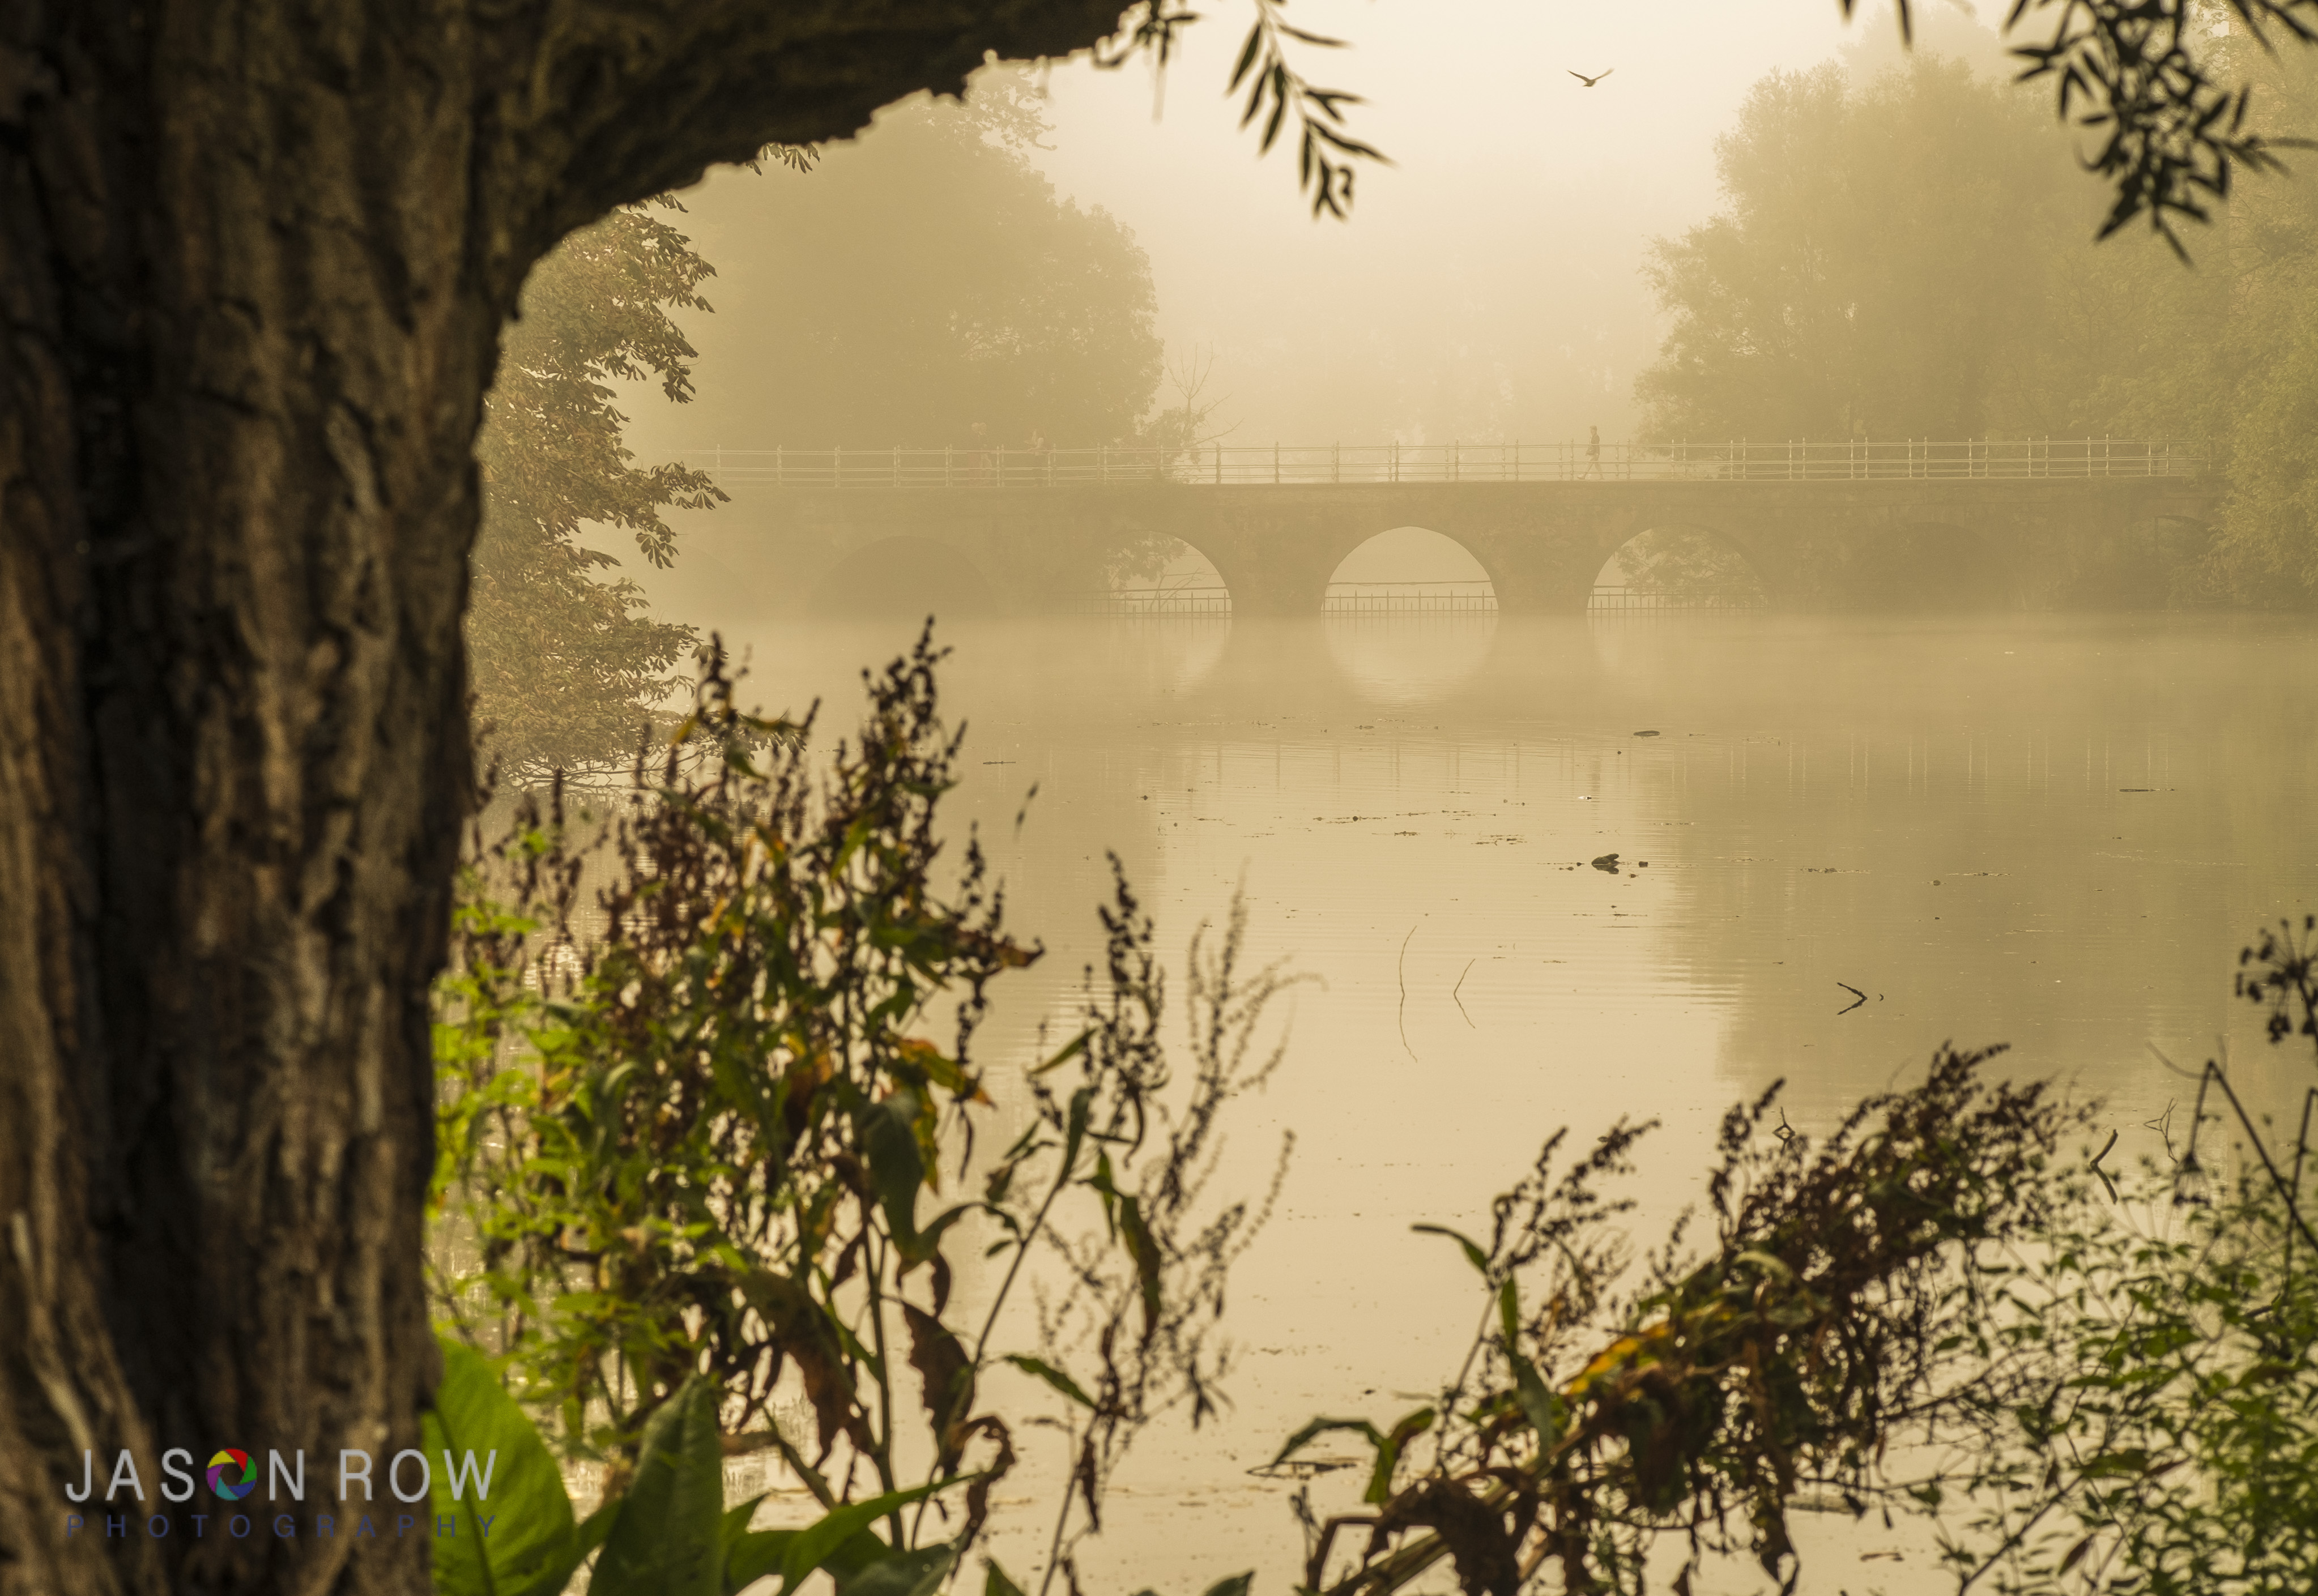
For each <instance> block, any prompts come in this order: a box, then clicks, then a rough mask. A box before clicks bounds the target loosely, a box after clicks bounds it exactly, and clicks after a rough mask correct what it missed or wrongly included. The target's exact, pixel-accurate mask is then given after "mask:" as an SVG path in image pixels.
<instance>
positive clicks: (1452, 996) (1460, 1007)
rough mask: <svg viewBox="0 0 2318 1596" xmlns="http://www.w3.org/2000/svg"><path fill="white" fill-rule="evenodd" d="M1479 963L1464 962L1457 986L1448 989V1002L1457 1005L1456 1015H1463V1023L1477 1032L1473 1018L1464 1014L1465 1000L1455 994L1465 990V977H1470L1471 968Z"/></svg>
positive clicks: (1470, 960) (1474, 960) (1477, 961)
mask: <svg viewBox="0 0 2318 1596" xmlns="http://www.w3.org/2000/svg"><path fill="white" fill-rule="evenodd" d="M1479 962H1480V961H1479V960H1478V959H1467V960H1466V961H1465V969H1464V973H1463V974H1460V975H1459V976H1458V977H1457V984H1456V985H1455V986H1452V987H1451V988H1450V989H1449V1000H1450V1001H1451V1003H1454V1004H1456V1005H1457V1012H1458V1013H1460V1014H1464V1015H1465V1023H1466V1024H1467V1025H1469V1026H1473V1029H1475V1030H1477V1031H1478V1030H1479V1029H1480V1028H1481V1027H1478V1026H1474V1025H1473V1017H1472V1016H1471V1015H1469V1014H1466V1013H1465V1000H1464V999H1462V998H1460V997H1459V996H1458V995H1457V994H1458V993H1459V992H1461V991H1464V990H1465V976H1467V975H1470V974H1471V973H1473V966H1474V965H1475V964H1478V963H1479Z"/></svg>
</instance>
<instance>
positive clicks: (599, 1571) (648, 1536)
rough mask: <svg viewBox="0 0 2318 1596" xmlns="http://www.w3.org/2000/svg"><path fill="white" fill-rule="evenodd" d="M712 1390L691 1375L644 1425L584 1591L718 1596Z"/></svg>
mask: <svg viewBox="0 0 2318 1596" xmlns="http://www.w3.org/2000/svg"><path fill="white" fill-rule="evenodd" d="M717 1394H718V1388H717V1386H716V1385H714V1384H713V1383H712V1382H710V1381H707V1380H704V1379H702V1378H701V1377H699V1376H693V1377H692V1378H691V1379H688V1380H687V1381H686V1382H685V1383H684V1385H682V1387H681V1388H679V1389H678V1392H677V1394H675V1395H674V1396H672V1397H670V1398H669V1399H668V1401H666V1402H664V1403H661V1404H660V1407H659V1409H658V1410H657V1411H656V1412H653V1414H652V1416H651V1421H649V1422H647V1423H646V1424H645V1425H644V1434H643V1446H642V1450H641V1451H639V1452H638V1454H637V1456H636V1476H635V1480H634V1482H633V1484H630V1485H629V1487H628V1493H627V1495H626V1496H625V1497H624V1498H623V1499H622V1501H621V1504H620V1512H619V1517H618V1518H617V1519H616V1520H614V1521H613V1524H612V1527H611V1532H610V1534H608V1535H607V1536H606V1538H605V1540H604V1555H603V1556H600V1557H598V1558H597V1560H596V1577H595V1579H594V1581H593V1582H592V1583H590V1584H589V1585H588V1596H723V1589H724V1587H723V1544H722V1538H721V1532H722V1530H723V1520H724V1448H723V1440H722V1438H721V1437H720V1436H719V1434H718V1432H717V1427H716V1399H717Z"/></svg>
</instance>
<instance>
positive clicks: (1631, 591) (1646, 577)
mask: <svg viewBox="0 0 2318 1596" xmlns="http://www.w3.org/2000/svg"><path fill="white" fill-rule="evenodd" d="M1772 588H1773V582H1772V580H1771V578H1770V574H1769V573H1768V572H1766V571H1765V569H1764V567H1763V562H1762V560H1761V558H1760V556H1759V554H1758V553H1757V551H1756V550H1755V549H1752V548H1750V547H1748V546H1747V542H1746V541H1745V540H1743V539H1742V538H1740V537H1739V536H1737V535H1734V534H1733V533H1730V531H1728V530H1726V529H1724V528H1722V527H1720V526H1716V525H1712V524H1710V523H1707V522H1703V521H1694V520H1687V519H1681V518H1667V519H1656V520H1653V521H1652V522H1651V523H1650V525H1648V526H1644V527H1642V528H1640V530H1638V531H1636V532H1635V533H1634V534H1633V535H1632V536H1631V537H1629V538H1627V539H1626V540H1625V542H1622V543H1620V544H1619V545H1618V546H1617V547H1616V548H1614V549H1613V550H1611V551H1610V552H1609V555H1608V557H1607V558H1605V559H1604V560H1603V561H1602V563H1601V566H1600V568H1599V569H1596V570H1595V574H1594V589H1593V593H1592V594H1591V596H1589V601H1588V604H1587V609H1588V611H1589V612H1601V613H1617V612H1620V611H1623V610H1635V609H1654V608H1681V609H1690V608H1696V609H1709V608H1726V607H1727V608H1732V609H1752V608H1759V607H1761V606H1762V605H1765V604H1767V603H1768V602H1769V601H1770V597H1771V593H1772Z"/></svg>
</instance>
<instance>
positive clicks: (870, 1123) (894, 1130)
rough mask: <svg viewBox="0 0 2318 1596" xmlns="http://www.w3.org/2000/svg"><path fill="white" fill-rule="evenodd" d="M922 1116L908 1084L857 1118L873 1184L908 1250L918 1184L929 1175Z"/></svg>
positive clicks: (888, 1219)
mask: <svg viewBox="0 0 2318 1596" xmlns="http://www.w3.org/2000/svg"><path fill="white" fill-rule="evenodd" d="M917 1118H918V1094H917V1093H916V1092H914V1091H911V1090H908V1089H903V1090H901V1091H897V1092H895V1093H894V1095H893V1096H892V1097H890V1098H885V1100H884V1101H882V1102H878V1103H873V1104H871V1105H870V1106H869V1107H867V1108H864V1109H863V1110H861V1112H860V1113H859V1114H858V1116H856V1117H855V1120H854V1134H856V1135H858V1137H859V1138H860V1141H861V1151H862V1152H864V1153H866V1154H867V1156H868V1160H869V1181H870V1184H871V1185H873V1186H875V1187H876V1188H877V1200H878V1202H879V1203H880V1204H881V1205H882V1206H884V1207H885V1224H886V1225H887V1226H888V1228H890V1229H891V1230H892V1231H893V1233H894V1240H895V1241H896V1242H899V1243H901V1246H902V1250H903V1252H904V1253H905V1254H906V1253H908V1252H909V1251H910V1250H911V1248H912V1244H913V1243H914V1242H916V1240H917V1235H918V1218H917V1215H918V1188H919V1187H921V1186H922V1185H924V1184H925V1179H926V1164H925V1155H924V1154H923V1153H921V1152H919V1150H918V1131H917Z"/></svg>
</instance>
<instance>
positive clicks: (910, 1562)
mask: <svg viewBox="0 0 2318 1596" xmlns="http://www.w3.org/2000/svg"><path fill="white" fill-rule="evenodd" d="M956 1563H957V1547H954V1546H950V1545H948V1543H944V1544H943V1545H941V1546H938V1547H921V1548H920V1549H919V1550H917V1551H914V1552H896V1553H894V1555H893V1556H889V1557H881V1558H879V1559H878V1560H877V1561H876V1562H875V1563H872V1564H871V1565H869V1566H868V1567H867V1568H865V1569H863V1570H862V1571H861V1572H860V1573H859V1574H855V1575H854V1576H853V1577H852V1578H850V1579H848V1580H843V1581H840V1583H839V1584H838V1587H837V1590H838V1596H933V1593H934V1592H936V1591H938V1590H939V1589H940V1588H941V1583H942V1581H944V1580H945V1579H948V1577H949V1571H950V1568H951V1565H954V1564H956Z"/></svg>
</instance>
